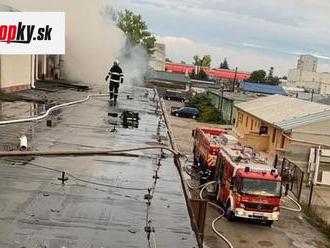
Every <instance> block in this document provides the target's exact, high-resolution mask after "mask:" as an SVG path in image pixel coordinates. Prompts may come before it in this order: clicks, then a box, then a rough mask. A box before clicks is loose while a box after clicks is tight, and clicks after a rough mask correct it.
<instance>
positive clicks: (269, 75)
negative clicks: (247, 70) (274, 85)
mask: <svg viewBox="0 0 330 248" xmlns="http://www.w3.org/2000/svg"><path fill="white" fill-rule="evenodd" d="M273 77H274V67H273V66H271V67H270V69H269V72H268V80H272V78H273Z"/></svg>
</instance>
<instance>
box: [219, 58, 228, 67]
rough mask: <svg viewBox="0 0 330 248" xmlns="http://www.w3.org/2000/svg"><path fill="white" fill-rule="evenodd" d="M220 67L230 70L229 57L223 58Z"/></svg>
mask: <svg viewBox="0 0 330 248" xmlns="http://www.w3.org/2000/svg"><path fill="white" fill-rule="evenodd" d="M220 69H227V70H229V64H228V61H227V58H225V59H224V60H223V62H221V63H220Z"/></svg>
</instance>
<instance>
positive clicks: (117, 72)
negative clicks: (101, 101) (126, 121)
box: [105, 60, 124, 104]
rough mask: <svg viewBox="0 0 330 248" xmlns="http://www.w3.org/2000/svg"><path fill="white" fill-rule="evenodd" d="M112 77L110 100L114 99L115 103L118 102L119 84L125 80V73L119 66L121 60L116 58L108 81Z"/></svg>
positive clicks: (106, 79)
mask: <svg viewBox="0 0 330 248" xmlns="http://www.w3.org/2000/svg"><path fill="white" fill-rule="evenodd" d="M109 78H110V82H109V91H110V100H112V99H113V100H114V103H115V104H116V103H117V98H118V88H119V85H120V84H122V83H123V82H124V74H123V71H122V69H121V68H120V67H119V61H118V60H115V61H114V62H113V66H112V67H111V69H110V71H109V73H108V75H107V76H106V78H105V81H106V82H107V81H108V79H109Z"/></svg>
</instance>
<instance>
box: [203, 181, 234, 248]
mask: <svg viewBox="0 0 330 248" xmlns="http://www.w3.org/2000/svg"><path fill="white" fill-rule="evenodd" d="M214 183H216V181H212V182H208V183H206V184H204V186H203V187H202V189H201V190H200V192H199V197H200V199H202V200H204V198H203V191H204V190H205V189H206V188H207V187H208V186H209V185H211V184H214ZM207 203H208V204H210V205H212V206H213V207H215V208H217V209H219V210H220V211H221V212H222V213H221V214H220V216H218V217H217V218H215V219H214V220H213V221H212V230H213V232H215V233H216V234H217V235H218V236H219V237H220V238H221V239H222V240H223V241H225V242H226V244H227V245H228V247H230V248H234V246H233V245H232V243H231V242H230V241H229V240H228V239H227V238H226V237H225V236H224V235H223V234H221V233H220V232H219V231H218V230H217V229H216V228H215V224H216V223H217V222H218V221H219V220H220V219H222V217H223V216H224V215H225V210H223V208H222V207H220V206H218V205H217V204H214V203H213V202H210V201H207Z"/></svg>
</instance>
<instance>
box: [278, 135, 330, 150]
mask: <svg viewBox="0 0 330 248" xmlns="http://www.w3.org/2000/svg"><path fill="white" fill-rule="evenodd" d="M282 135H283V136H284V137H285V138H287V139H289V140H290V141H294V142H297V143H302V144H307V145H315V146H318V147H319V146H321V147H330V145H329V144H324V143H316V142H312V141H307V140H301V139H294V138H291V137H290V136H288V135H286V134H285V133H284V132H282Z"/></svg>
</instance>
